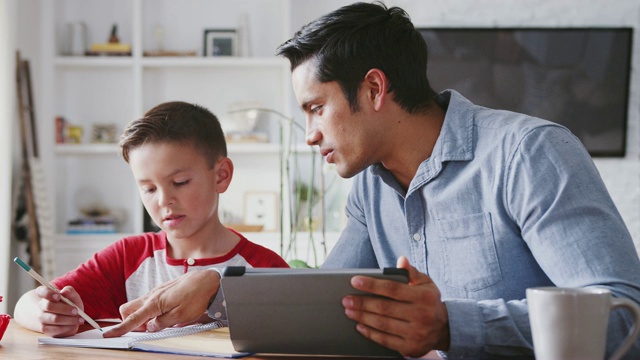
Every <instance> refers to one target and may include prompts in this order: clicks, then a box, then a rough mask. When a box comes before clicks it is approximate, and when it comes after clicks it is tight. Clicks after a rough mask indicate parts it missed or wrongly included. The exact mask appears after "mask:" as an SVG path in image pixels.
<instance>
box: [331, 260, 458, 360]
mask: <svg viewBox="0 0 640 360" xmlns="http://www.w3.org/2000/svg"><path fill="white" fill-rule="evenodd" d="M397 267H399V268H403V269H407V270H408V272H409V283H408V284H403V283H400V282H397V281H393V280H382V279H374V278H371V277H366V276H354V277H353V278H352V279H351V285H352V286H353V287H354V288H356V289H358V290H362V291H365V292H368V293H371V294H376V295H381V296H385V297H387V298H386V299H385V298H378V297H372V296H364V295H349V296H346V297H345V298H344V299H343V300H342V305H343V306H344V307H345V313H346V315H347V316H348V317H349V318H350V319H353V320H355V321H357V322H358V325H357V326H356V328H357V330H358V331H359V332H360V333H361V334H362V335H364V336H365V337H366V338H369V339H371V340H373V341H375V342H377V343H379V344H381V345H383V346H386V347H388V348H391V349H394V350H397V351H399V352H400V353H401V354H403V355H405V356H409V357H420V356H423V355H425V354H426V353H428V352H429V351H430V350H432V349H439V350H447V349H448V348H449V336H450V333H449V317H448V315H447V308H446V306H445V304H444V303H443V302H442V301H441V299H440V290H438V287H437V286H436V285H435V284H434V283H433V281H432V280H431V278H430V277H429V276H427V275H426V274H423V273H420V272H419V271H418V270H417V269H416V268H414V267H413V266H411V265H410V264H409V260H408V259H407V258H406V257H404V256H401V257H400V258H399V259H398V263H397Z"/></svg>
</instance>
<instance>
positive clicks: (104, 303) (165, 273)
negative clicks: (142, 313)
mask: <svg viewBox="0 0 640 360" xmlns="http://www.w3.org/2000/svg"><path fill="white" fill-rule="evenodd" d="M234 232H235V231H234ZM235 233H236V234H237V235H238V236H240V242H239V243H238V244H237V245H236V246H235V247H234V248H233V249H232V250H231V251H230V252H229V253H228V254H226V255H224V256H221V257H216V258H204V259H195V258H189V259H173V258H170V257H168V256H167V236H166V233H165V232H164V231H160V232H158V233H144V234H141V235H135V236H129V237H126V238H123V239H120V240H118V241H117V242H115V243H113V244H111V245H110V246H108V247H106V248H104V249H103V250H101V251H99V252H97V253H95V254H94V255H93V257H92V258H91V259H89V260H88V261H87V262H85V263H84V264H81V265H80V266H78V267H77V268H76V269H75V270H72V271H69V272H68V273H66V274H65V275H63V276H61V277H59V278H57V279H55V280H53V281H52V282H53V283H54V284H55V285H56V286H57V287H59V288H63V287H64V286H68V285H70V286H73V288H74V289H75V290H76V291H77V292H78V294H79V295H80V298H81V299H82V302H83V304H84V311H85V312H86V313H87V314H88V315H89V316H90V317H92V318H94V319H115V318H120V312H119V308H120V305H122V304H124V303H126V302H128V301H131V300H134V299H137V298H139V297H141V296H143V295H146V294H147V293H148V292H149V291H150V290H152V289H153V288H155V287H156V286H158V285H160V284H162V283H165V282H167V281H169V280H173V279H175V278H177V277H179V276H181V275H183V274H186V273H187V272H189V271H194V270H204V269H218V270H222V269H223V268H224V267H226V266H246V267H255V268H258V267H289V265H287V263H286V262H285V261H284V260H283V259H282V258H281V257H280V256H279V255H278V254H276V253H275V252H274V251H272V250H269V249H267V248H265V247H263V246H260V245H258V244H255V243H252V242H250V241H249V240H247V239H246V238H245V237H244V236H242V235H241V234H240V233H237V232H235ZM218 293H221V292H220V291H219V292H218ZM217 298H219V296H218V297H217ZM222 305H223V304H219V306H222ZM210 310H212V309H211V308H210ZM219 311H222V312H224V313H225V314H224V315H223V316H222V317H224V318H226V311H224V310H222V309H218V310H217V311H216V313H218V312H219Z"/></svg>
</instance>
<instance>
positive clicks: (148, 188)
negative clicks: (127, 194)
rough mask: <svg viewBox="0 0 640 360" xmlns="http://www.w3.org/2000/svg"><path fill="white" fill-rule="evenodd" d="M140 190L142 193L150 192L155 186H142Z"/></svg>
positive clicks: (154, 189)
mask: <svg viewBox="0 0 640 360" xmlns="http://www.w3.org/2000/svg"><path fill="white" fill-rule="evenodd" d="M140 190H142V193H144V194H151V193H153V192H154V191H156V188H153V187H143V188H141V189H140Z"/></svg>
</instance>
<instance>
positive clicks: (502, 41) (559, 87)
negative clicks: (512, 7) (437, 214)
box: [419, 28, 632, 157]
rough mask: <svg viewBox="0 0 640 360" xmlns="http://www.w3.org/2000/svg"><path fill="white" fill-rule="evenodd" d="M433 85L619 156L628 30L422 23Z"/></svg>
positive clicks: (626, 88) (622, 152)
mask: <svg viewBox="0 0 640 360" xmlns="http://www.w3.org/2000/svg"><path fill="white" fill-rule="evenodd" d="M419 31H420V32H421V33H422V35H423V37H424V39H425V41H426V42H427V46H428V49H429V50H428V52H429V54H428V55H429V62H428V65H427V75H428V77H429V81H430V83H431V86H432V87H433V89H434V90H436V91H438V92H439V91H442V90H445V89H453V90H456V91H458V92H460V93H461V94H462V95H463V96H465V97H466V98H468V99H469V100H471V101H472V102H474V103H476V104H478V105H482V106H486V107H490V108H495V109H505V110H511V111H516V112H520V113H525V114H529V115H533V116H536V117H540V118H543V119H546V120H550V121H554V122H556V123H559V124H562V125H564V126H566V127H567V128H569V130H571V131H572V132H573V133H574V134H575V135H576V136H578V138H580V140H581V141H582V143H583V144H584V145H585V147H586V148H587V150H588V151H589V153H590V154H591V155H592V156H619V157H622V156H625V146H626V130H627V102H628V96H629V79H630V61H631V44H632V29H631V28H512V29H509V28H455V29H453V28H421V29H419Z"/></svg>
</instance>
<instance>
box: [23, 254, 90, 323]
mask: <svg viewBox="0 0 640 360" xmlns="http://www.w3.org/2000/svg"><path fill="white" fill-rule="evenodd" d="M13 261H14V262H15V263H16V264H18V265H20V267H21V268H23V269H24V270H25V271H26V272H27V273H28V274H29V275H31V277H33V278H34V279H36V280H37V281H38V282H39V283H40V284H42V285H44V286H46V287H47V288H49V289H51V290H53V291H55V292H56V293H58V295H60V299H61V300H62V301H64V302H65V303H67V304H68V305H71V306H73V307H75V308H76V309H77V310H78V315H80V316H82V318H83V319H84V320H85V321H86V322H88V323H89V324H91V326H93V327H94V328H96V329H98V330H100V331H102V328H101V327H100V325H98V323H97V322H95V321H94V320H93V319H92V318H91V317H89V315H87V314H86V313H85V312H84V311H82V309H80V308H79V307H78V305H76V304H74V303H73V302H72V301H71V300H69V299H67V298H66V297H64V296H62V294H60V289H58V288H57V287H55V286H54V285H53V284H51V283H49V282H48V281H47V280H45V279H44V278H43V277H42V276H40V274H38V273H37V272H36V271H35V270H33V269H32V268H31V266H29V265H27V264H26V263H25V262H24V261H22V260H20V258H19V257H17V256H16V257H15V258H14V259H13Z"/></svg>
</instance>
